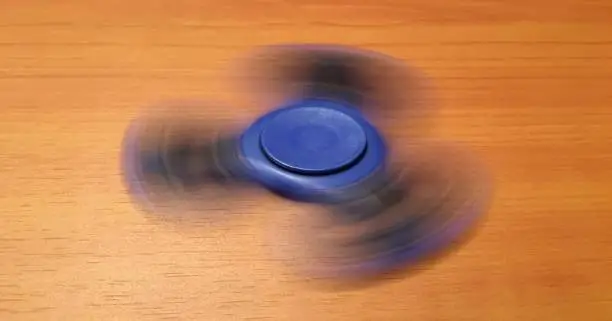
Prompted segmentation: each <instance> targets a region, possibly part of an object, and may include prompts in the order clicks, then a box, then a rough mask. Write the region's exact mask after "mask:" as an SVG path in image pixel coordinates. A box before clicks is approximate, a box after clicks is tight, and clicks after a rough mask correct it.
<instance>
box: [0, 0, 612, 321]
mask: <svg viewBox="0 0 612 321" xmlns="http://www.w3.org/2000/svg"><path fill="white" fill-rule="evenodd" d="M304 41H307V42H330V43H341V44H350V45H358V46H363V47H366V48H370V49H375V50H379V51H382V52H385V53H388V54H390V55H394V56H397V57H399V58H401V59H405V60H406V61H407V62H408V63H409V64H411V65H412V66H413V67H415V68H416V69H418V70H420V71H422V72H423V73H424V74H425V75H426V76H427V80H428V83H429V84H430V85H431V86H432V87H433V88H434V92H435V95H434V97H435V105H436V107H437V114H436V115H435V118H434V119H433V120H432V124H431V126H432V127H431V128H430V133H431V135H432V136H434V137H439V138H444V139H452V140H455V141H459V142H462V143H463V144H464V145H467V146H471V147H472V148H473V149H475V150H477V151H479V152H480V153H481V154H482V156H483V159H484V160H485V161H486V162H487V163H488V164H489V166H490V167H491V170H492V172H493V174H494V176H495V178H496V191H495V196H494V200H493V203H492V206H491V209H490V212H489V215H488V218H487V220H486V222H485V223H484V225H483V226H482V228H481V229H480V231H479V232H478V234H477V235H476V236H475V237H474V238H473V239H472V240H471V241H470V242H469V243H468V244H466V245H465V246H464V247H463V248H461V249H460V250H459V251H458V252H456V253H454V254H452V255H450V256H448V257H446V258H444V259H443V260H441V261H439V262H437V263H436V264H434V265H433V266H431V267H429V268H428V269H426V270H425V271H423V272H421V273H418V274H414V275H411V276H410V277H408V278H403V279H398V280H395V281H389V282H384V283H380V284H377V285H374V286H370V287H365V288H353V289H344V290H336V291H330V290H329V289H327V290H323V289H321V288H319V287H317V286H312V284H310V283H309V282H308V281H305V280H304V279H302V278H300V277H299V276H296V275H294V274H292V273H290V272H289V271H288V270H287V269H286V268H285V266H284V265H283V263H282V262H279V261H278V260H277V259H276V258H275V257H274V255H271V252H273V251H274V244H272V243H271V241H270V239H271V238H270V237H269V236H270V234H271V231H273V229H274V227H275V224H276V223H275V220H274V218H276V217H280V216H282V215H292V213H294V211H296V210H297V209H295V208H294V207H292V206H291V205H290V204H286V203H284V202H281V201H279V200H275V199H273V198H271V197H268V198H266V197H263V198H262V199H263V201H262V199H258V200H255V199H250V200H245V201H240V202H238V204H237V205H236V206H235V207H234V209H233V210H232V211H231V212H232V213H231V214H230V213H227V212H222V213H220V214H217V215H228V216H232V217H231V218H230V219H227V220H224V221H223V222H220V223H219V224H201V225H195V226H190V225H189V224H166V223H161V222H159V221H156V220H152V219H149V218H147V217H146V216H144V215H143V214H142V213H141V212H139V211H137V210H135V209H134V207H133V206H132V205H131V204H130V202H129V198H128V197H127V195H126V194H125V192H124V188H123V185H122V183H121V178H120V169H119V166H118V163H119V160H118V156H119V149H120V143H121V140H122V136H123V131H124V129H125V126H126V124H127V123H128V121H129V120H130V119H131V118H132V117H133V116H134V115H135V113H136V112H137V111H138V110H140V108H141V107H143V106H146V105H148V104H151V103H155V102H158V101H161V100H165V99H173V98H189V99H192V98H197V99H204V100H205V99H208V98H210V99H213V100H215V101H222V102H225V103H226V104H227V106H230V108H211V109H210V111H209V112H210V115H211V117H213V116H219V117H225V118H231V117H234V116H235V117H245V118H246V117H248V116H252V115H254V114H255V112H256V106H252V104H251V105H249V101H248V100H244V99H241V98H239V97H240V96H241V94H242V92H236V91H237V90H236V89H235V86H234V84H233V83H232V81H231V77H229V76H228V75H230V74H231V72H230V69H231V68H230V66H231V63H232V61H233V59H235V58H238V57H241V56H242V55H243V54H245V53H246V52H247V51H248V50H250V49H252V48H253V47H254V46H257V45H263V44H270V43H282V42H304ZM611 80H612V3H610V2H609V1H604V0H597V1H566V0H561V1H545V0H540V1H538V0H536V1H523V0H520V1H507V2H504V3H498V2H495V1H477V0H470V1H441V0H430V1H425V2H419V1H400V0H387V1H361V2H359V1H348V0H342V1H332V2H329V1H322V0H321V1H318V0H317V1H281V0H276V1H274V0H267V1H266V0H260V1H250V2H247V1H245V2H238V1H234V2H232V1H196V0H193V1H163V2H162V1H118V0H111V1H109V0H106V1H93V0H92V1H76V0H74V1H43V0H41V1H31V0H2V1H1V2H0V106H1V107H0V108H1V111H2V114H1V115H2V116H1V117H0V151H1V155H0V171H1V174H0V210H1V212H0V320H3V321H4V320H7V321H9V320H164V319H177V320H210V321H212V320H338V321H340V320H351V321H356V320H398V321H399V320H402V321H404V320H453V321H460V320H466V321H467V320H469V321H475V320H521V321H527V320H554V321H563V320H568V321H569V320H602V321H603V320H612V274H611V272H612V258H611V255H612V216H611V210H612V197H611V196H612V195H611V193H612V127H611V126H612V110H611V109H610V108H611V105H612V93H611V91H610V90H611V88H612V82H611ZM404 130H407V129H403V128H401V126H400V127H399V128H395V129H394V131H395V132H396V133H397V134H398V135H400V137H401V134H402V133H403V132H404ZM234 213H235V214H234ZM215 214H216V213H215Z"/></svg>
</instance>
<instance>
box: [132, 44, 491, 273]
mask: <svg viewBox="0 0 612 321" xmlns="http://www.w3.org/2000/svg"><path fill="white" fill-rule="evenodd" d="M246 69H247V70H248V71H245V74H246V73H248V77H247V76H245V77H244V79H247V80H250V81H251V82H252V84H251V85H252V86H251V88H253V89H254V90H253V94H254V97H255V98H254V99H261V100H260V101H262V104H263V101H265V100H266V99H267V101H269V102H270V103H271V104H273V106H272V108H269V109H268V110H267V111H266V112H265V113H264V114H263V115H261V116H260V117H259V118H257V119H255V120H254V121H253V122H252V123H251V124H250V125H248V126H244V127H243V128H238V129H229V128H218V127H217V126H215V125H214V122H212V121H210V120H206V119H202V118H199V117H195V116H194V117H191V116H187V117H185V115H184V114H183V110H182V109H181V108H182V107H183V106H181V105H180V104H179V105H176V106H170V108H168V110H170V112H166V113H162V114H159V115H157V116H156V117H142V118H137V119H136V120H135V121H134V122H132V123H131V124H130V126H129V127H128V130H127V132H126V136H125V141H124V149H123V166H124V175H125V182H126V185H127V187H128V190H129V192H130V194H131V195H132V196H133V198H134V201H135V202H136V203H138V204H139V205H141V206H144V207H145V208H146V209H147V210H149V211H152V212H163V211H167V210H168V209H175V210H176V209H181V210H185V211H187V210H189V211H195V212H196V213H197V215H202V216H205V215H207V213H206V212H207V211H206V208H207V204H208V205H210V204H211V203H214V202H215V201H216V200H217V199H218V198H219V197H228V196H229V197H238V196H235V195H236V194H237V193H233V191H234V189H236V190H237V189H241V190H248V189H253V188H260V189H264V190H267V191H270V192H272V193H273V194H275V195H278V196H280V197H282V198H285V199H288V200H291V201H294V202H295V203H296V204H299V203H302V204H303V203H310V204H314V205H316V206H314V207H313V208H314V209H315V212H316V213H312V214H311V215H303V216H302V217H301V218H300V220H299V222H298V221H296V222H298V223H296V224H295V225H296V226H294V227H293V228H295V232H291V233H288V234H291V236H290V240H289V242H288V244H290V246H288V249H289V250H288V251H286V252H287V253H288V256H287V258H288V259H290V260H288V261H291V262H293V263H295V264H296V265H297V266H298V267H299V268H300V269H304V270H306V271H309V272H311V273H316V274H319V275H325V276H371V275H375V274H379V273H383V272H386V271H390V270H395V269H398V268H403V267H406V266H410V265H411V264H413V263H415V262H418V261H419V260H421V259H423V258H426V257H427V256H429V255H431V254H433V253H434V252H437V251H440V250H443V249H445V248H447V247H448V246H449V245H450V244H451V243H453V242H454V241H456V240H457V239H459V238H460V237H461V236H462V235H465V233H466V232H467V231H468V230H470V228H471V227H473V226H474V225H475V224H476V222H477V220H478V218H479V217H480V216H481V214H482V213H483V212H484V204H485V203H486V201H487V195H488V191H489V189H490V188H489V186H488V184H486V179H484V177H485V176H486V175H484V173H483V170H482V168H483V167H482V165H481V164H479V163H478V162H477V161H475V159H473V158H470V157H468V156H467V154H466V153H464V152H461V151H460V149H459V148H456V147H451V145H450V144H429V143H423V142H418V141H409V140H407V141H406V142H405V144H402V145H404V146H394V147H395V149H399V148H400V147H401V148H402V149H404V150H405V151H406V154H407V155H408V156H406V157H405V159H400V157H399V156H393V157H392V156H391V153H390V150H391V149H390V146H389V145H390V140H387V139H385V136H384V135H383V133H382V131H381V129H380V128H379V127H377V119H379V118H380V115H383V114H384V115H386V116H391V118H392V115H393V113H396V114H397V115H400V114H399V112H400V111H402V110H406V109H409V108H411V101H410V96H409V94H411V93H410V92H407V91H408V88H402V86H401V85H402V84H403V83H404V82H403V81H404V80H405V78H406V76H407V70H406V67H404V65H403V64H402V63H401V62H400V61H399V60H396V59H393V58H391V57H388V56H385V55H382V54H379V53H374V52H370V51H367V50H361V49H356V48H347V47H342V46H317V45H281V46H269V47H265V48H263V49H260V50H258V51H257V52H256V53H254V54H253V55H251V56H250V58H249V59H247V68H246ZM263 96H266V99H263V98H261V97H263ZM387 118H389V117H387ZM397 121H399V124H407V122H406V120H405V119H397ZM230 195H233V196H230ZM317 208H318V210H317ZM289 228H292V227H289Z"/></svg>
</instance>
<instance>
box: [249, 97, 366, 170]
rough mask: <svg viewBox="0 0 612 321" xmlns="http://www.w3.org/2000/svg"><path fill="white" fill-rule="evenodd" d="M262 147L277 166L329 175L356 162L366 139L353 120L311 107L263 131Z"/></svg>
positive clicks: (289, 114) (285, 114) (292, 111)
mask: <svg viewBox="0 0 612 321" xmlns="http://www.w3.org/2000/svg"><path fill="white" fill-rule="evenodd" d="M260 144H261V148H262V150H263V151H264V153H265V154H266V156H267V157H268V158H269V159H270V160H271V161H273V162H274V163H275V164H276V165H278V166H281V167H283V168H285V169H287V170H290V171H293V172H296V173H301V174H327V173H332V172H335V171H339V170H342V169H343V168H346V167H348V166H350V165H352V164H354V163H355V162H357V161H358V160H359V158H360V157H361V155H362V154H363V153H364V151H365V149H366V145H367V139H366V134H365V132H364V129H363V128H362V126H361V125H360V124H359V123H358V122H357V121H355V119H353V118H352V117H351V116H349V115H347V114H345V113H343V112H342V111H339V110H335V109H331V108H326V107H316V106H313V107H310V106H309V107H300V108H292V109H287V110H285V111H283V112H281V113H280V114H278V115H276V116H275V117H274V118H273V119H271V120H270V121H269V122H268V123H267V124H266V126H265V128H264V129H263V131H262V133H261V137H260Z"/></svg>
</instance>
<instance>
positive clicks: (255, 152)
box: [240, 98, 387, 203]
mask: <svg viewBox="0 0 612 321" xmlns="http://www.w3.org/2000/svg"><path fill="white" fill-rule="evenodd" d="M240 157H241V159H242V160H243V162H244V166H245V167H246V170H245V171H244V172H245V174H246V176H247V178H248V179H250V180H252V181H254V182H257V183H259V184H261V185H262V186H264V187H266V188H267V189H269V190H270V191H272V192H274V193H276V194H278V195H281V196H283V197H286V198H289V199H292V200H295V201H301V202H314V203H335V202H338V200H339V198H342V197H343V195H344V191H345V190H347V189H349V188H351V187H353V186H355V184H358V183H359V182H362V181H363V180H364V179H366V178H368V177H371V176H372V174H373V173H375V172H377V171H380V170H381V169H382V168H384V167H385V164H386V162H385V160H386V157H387V148H386V145H385V142H384V140H383V138H382V136H381V135H380V133H379V132H378V131H377V130H376V128H375V127H374V126H372V124H370V122H368V120H367V119H366V118H365V117H364V115H363V114H362V113H361V112H360V111H359V110H358V109H357V108H355V107H354V106H353V105H350V104H348V103H346V102H341V101H334V100H329V99H322V98H306V99H300V100H297V101H291V102H288V103H286V104H284V105H282V106H281V107H279V108H277V109H274V110H272V111H270V112H269V113H267V114H265V115H263V116H261V117H260V118H259V119H257V120H256V121H255V122H254V123H253V124H251V125H250V126H249V127H248V128H247V129H246V130H245V131H244V132H243V133H242V135H241V136H240Z"/></svg>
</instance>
